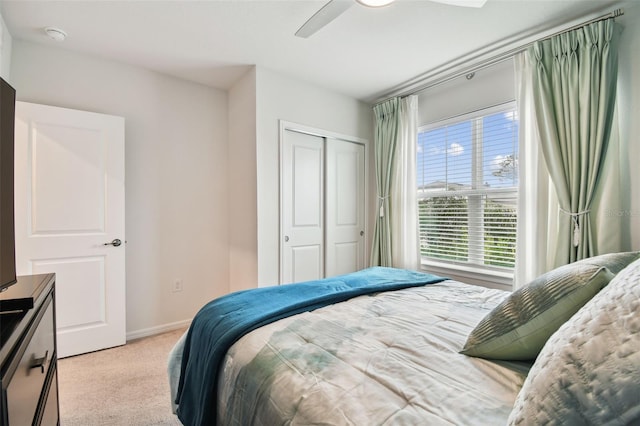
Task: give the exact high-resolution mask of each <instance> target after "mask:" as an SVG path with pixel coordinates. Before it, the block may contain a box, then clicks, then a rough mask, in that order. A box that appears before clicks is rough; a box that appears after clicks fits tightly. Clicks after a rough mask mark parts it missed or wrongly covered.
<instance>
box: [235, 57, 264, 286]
mask: <svg viewBox="0 0 640 426" xmlns="http://www.w3.org/2000/svg"><path fill="white" fill-rule="evenodd" d="M228 99H229V103H228V105H229V112H228V117H229V123H228V128H229V141H228V144H229V151H228V155H229V158H228V164H229V169H228V170H229V180H228V181H229V184H230V187H231V189H230V190H229V196H228V197H229V198H228V200H227V206H228V209H229V222H230V223H229V228H228V232H229V236H228V239H229V291H230V292H233V291H238V290H244V289H247V288H251V287H255V286H256V283H257V282H258V235H257V233H258V225H257V180H256V179H257V178H256V125H257V123H256V67H252V68H251V69H250V70H249V71H247V73H245V75H243V76H242V77H241V78H240V79H239V80H238V81H237V82H236V83H235V84H234V85H233V87H232V88H231V89H230V90H229V97H228Z"/></svg>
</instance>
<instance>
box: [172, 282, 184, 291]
mask: <svg viewBox="0 0 640 426" xmlns="http://www.w3.org/2000/svg"><path fill="white" fill-rule="evenodd" d="M171 290H172V291H173V292H174V293H178V292H179V291H182V280H175V281H174V282H173V287H172V289H171Z"/></svg>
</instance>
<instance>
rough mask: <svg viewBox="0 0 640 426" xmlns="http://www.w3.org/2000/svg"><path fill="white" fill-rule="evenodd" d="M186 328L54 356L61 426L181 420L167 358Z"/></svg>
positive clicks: (142, 425)
mask: <svg viewBox="0 0 640 426" xmlns="http://www.w3.org/2000/svg"><path fill="white" fill-rule="evenodd" d="M184 331H185V330H184V329H181V330H176V331H172V332H169V333H163V334H159V335H156V336H151V337H146V338H143V339H138V340H134V341H131V342H128V343H127V344H126V345H124V346H120V347H117V348H113V349H106V350H103V351H98V352H93V353H90V354H86V355H79V356H75V357H70V358H65V359H61V360H59V361H58V382H59V383H58V384H59V389H60V425H61V426H76V425H77V426H102V425H117V426H119V425H127V426H133V425H135V426H147V425H180V424H181V423H180V421H179V420H178V418H177V417H176V416H175V415H174V414H173V413H172V412H171V398H170V396H169V381H168V376H167V359H168V356H169V351H170V350H171V348H172V347H173V345H174V344H175V343H176V342H177V341H178V339H179V338H180V336H181V335H182V334H183V333H184Z"/></svg>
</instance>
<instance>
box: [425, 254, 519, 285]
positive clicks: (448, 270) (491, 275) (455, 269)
mask: <svg viewBox="0 0 640 426" xmlns="http://www.w3.org/2000/svg"><path fill="white" fill-rule="evenodd" d="M420 267H421V269H422V270H423V271H425V272H429V273H433V274H436V275H440V276H443V277H448V278H451V279H452V280H456V281H460V282H463V283H467V284H474V285H480V286H483V287H489V288H497V289H500V290H507V291H512V290H513V272H512V271H494V270H489V269H486V268H482V267H474V266H473V265H455V264H451V263H445V262H437V261H434V260H425V259H422V260H421V262H420Z"/></svg>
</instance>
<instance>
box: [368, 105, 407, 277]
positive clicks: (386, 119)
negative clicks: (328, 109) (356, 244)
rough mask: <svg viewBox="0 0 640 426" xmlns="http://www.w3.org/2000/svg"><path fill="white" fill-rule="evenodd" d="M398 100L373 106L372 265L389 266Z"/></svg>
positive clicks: (390, 264)
mask: <svg viewBox="0 0 640 426" xmlns="http://www.w3.org/2000/svg"><path fill="white" fill-rule="evenodd" d="M399 105H400V99H399V98H393V99H389V100H388V101H385V102H382V103H380V104H378V105H376V106H375V107H374V108H373V113H374V116H375V135H374V144H375V147H374V149H375V168H376V189H377V196H378V210H377V212H376V221H375V226H374V229H373V246H372V248H371V262H370V263H371V266H392V260H391V215H392V214H393V212H392V211H391V208H390V206H391V204H390V202H389V201H390V200H389V191H390V188H391V179H392V175H393V163H394V156H395V152H396V144H397V139H398V123H399V112H398V110H399Z"/></svg>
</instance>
